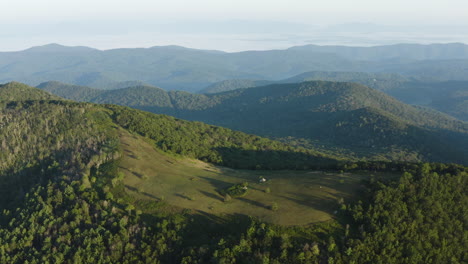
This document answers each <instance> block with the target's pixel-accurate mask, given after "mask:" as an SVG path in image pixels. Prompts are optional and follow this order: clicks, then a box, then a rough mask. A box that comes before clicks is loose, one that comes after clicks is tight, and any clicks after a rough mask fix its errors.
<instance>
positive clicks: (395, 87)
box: [59, 71, 468, 121]
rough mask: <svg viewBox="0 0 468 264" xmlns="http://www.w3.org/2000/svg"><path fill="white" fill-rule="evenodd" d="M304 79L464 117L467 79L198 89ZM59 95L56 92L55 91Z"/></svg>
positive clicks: (375, 78)
mask: <svg viewBox="0 0 468 264" xmlns="http://www.w3.org/2000/svg"><path fill="white" fill-rule="evenodd" d="M304 81H334V82H354V83H359V84H362V85H365V86H367V87H370V88H374V89H376V90H379V91H383V92H385V93H387V94H388V95H391V96H393V97H395V98H397V99H398V100H400V101H402V102H405V103H407V104H412V105H421V106H427V107H430V108H433V109H436V110H438V111H441V112H443V113H446V114H449V115H451V116H454V117H456V118H458V119H460V120H465V121H467V120H468V113H467V111H468V110H467V109H468V105H467V92H468V82H467V81H442V82H441V81H428V80H424V79H423V80H417V79H415V78H412V77H406V76H402V75H398V74H390V73H367V72H323V71H313V72H305V73H301V74H299V75H296V76H294V77H291V78H288V79H284V80H280V81H263V80H259V81H256V80H226V81H222V82H219V83H215V84H212V85H210V86H209V87H207V88H205V89H203V90H202V91H200V92H201V93H206V94H211V93H219V92H226V91H232V90H235V89H240V88H252V87H258V86H264V85H269V84H282V83H298V82H304ZM59 95H60V94H59Z"/></svg>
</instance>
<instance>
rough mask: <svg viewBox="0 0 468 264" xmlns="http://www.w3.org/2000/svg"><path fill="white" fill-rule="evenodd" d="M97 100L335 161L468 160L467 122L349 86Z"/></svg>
mask: <svg viewBox="0 0 468 264" xmlns="http://www.w3.org/2000/svg"><path fill="white" fill-rule="evenodd" d="M381 78H384V77H381ZM388 78H391V76H390V77H388ZM67 90H68V89H67V88H66V87H65V89H64V90H63V92H62V93H60V94H59V95H63V96H66V94H67V93H68V92H67ZM100 98H101V99H103V98H107V99H105V100H101V99H99V100H97V99H96V100H94V102H109V103H115V104H122V105H129V106H132V107H134V108H139V109H143V110H146V111H151V112H154V113H164V114H169V115H174V116H176V117H179V118H183V119H189V120H198V121H202V122H206V123H210V124H215V125H220V126H224V127H228V128H231V129H236V130H240V131H243V132H247V133H253V134H256V135H261V136H268V137H271V138H276V139H278V138H279V139H281V140H282V141H284V142H286V143H288V144H292V145H297V146H304V147H307V148H310V149H317V150H320V151H321V152H326V153H330V154H331V155H336V156H346V157H348V158H349V157H352V158H366V159H372V160H400V161H421V160H424V161H441V162H459V163H466V162H467V160H466V158H465V157H466V156H467V154H468V153H466V150H467V149H468V136H467V131H468V125H467V124H466V123H463V122H460V121H458V120H455V119H454V118H451V117H448V116H446V115H444V114H441V113H438V112H436V111H433V110H430V109H425V108H421V107H413V106H410V105H406V104H403V103H401V102H399V101H397V100H395V99H394V98H392V97H390V96H387V95H385V94H384V93H382V92H379V91H376V90H374V89H371V88H367V87H364V86H362V85H359V84H354V83H338V82H320V81H315V82H304V83H301V84H277V85H269V86H264V87H257V88H252V89H240V90H235V91H230V92H225V93H219V94H211V95H200V94H189V93H187V92H167V93H166V92H164V91H163V90H161V89H158V88H150V87H136V88H127V89H122V90H115V91H107V92H104V93H103V94H102V97H100ZM123 98H128V99H123ZM141 98H144V100H142V99H141ZM139 100H140V102H139ZM148 102H149V103H148ZM151 102H152V103H154V104H153V105H151ZM254 166H255V165H254Z"/></svg>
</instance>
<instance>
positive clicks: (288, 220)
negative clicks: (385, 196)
mask: <svg viewBox="0 0 468 264" xmlns="http://www.w3.org/2000/svg"><path fill="white" fill-rule="evenodd" d="M120 138H121V142H122V148H123V151H124V157H123V159H122V162H121V164H120V168H119V169H120V171H122V172H123V173H124V174H125V178H124V184H125V186H126V188H125V189H126V191H127V192H128V193H129V194H130V195H132V196H134V197H136V198H139V199H150V200H164V201H165V202H166V203H168V204H170V205H176V206H178V207H181V208H187V209H192V210H193V211H195V212H200V213H209V214H215V215H230V214H245V215H250V216H254V217H258V218H259V219H261V220H263V221H267V222H271V223H275V224H281V225H305V224H310V223H316V222H321V221H326V220H329V219H331V218H332V217H333V215H334V211H335V210H337V208H338V207H339V205H338V201H339V200H344V201H345V202H346V201H347V200H348V199H350V198H352V195H353V194H354V193H355V192H356V191H357V190H358V189H359V188H360V180H361V179H363V178H366V177H370V174H366V173H363V174H350V173H328V172H320V171H249V170H233V169H229V168H224V167H218V166H214V165H211V164H208V163H204V162H201V161H199V160H193V159H184V158H177V157H172V156H169V155H166V154H163V153H161V152H159V151H157V150H156V149H155V148H154V147H153V146H152V145H151V143H149V142H148V141H145V140H144V139H143V138H142V137H139V136H135V135H131V134H128V133H127V132H125V131H121V132H120ZM260 177H264V178H265V179H266V180H267V181H266V182H264V183H260V181H259V179H260ZM243 182H247V183H248V191H247V194H246V195H245V196H243V197H239V198H233V199H232V200H230V201H228V202H225V201H224V197H223V196H222V195H220V194H219V190H222V189H225V188H227V187H230V186H232V185H234V184H239V183H243ZM274 205H276V206H277V208H275V209H276V210H272V206H273V207H275V206H274Z"/></svg>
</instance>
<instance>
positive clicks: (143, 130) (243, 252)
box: [0, 83, 468, 264]
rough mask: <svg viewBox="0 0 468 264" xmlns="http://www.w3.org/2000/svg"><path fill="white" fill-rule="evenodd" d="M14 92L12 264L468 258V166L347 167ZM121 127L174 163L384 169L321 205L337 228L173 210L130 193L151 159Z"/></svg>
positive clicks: (4, 113) (237, 136) (157, 118)
mask: <svg viewBox="0 0 468 264" xmlns="http://www.w3.org/2000/svg"><path fill="white" fill-rule="evenodd" d="M2 89H3V90H2V93H3V94H8V95H9V96H10V97H9V98H19V97H21V95H23V96H22V97H21V100H17V99H15V100H13V101H11V100H6V99H3V98H5V97H0V142H1V145H0V147H1V148H2V151H1V152H0V193H1V195H2V197H3V199H1V200H0V211H1V212H2V213H1V214H0V262H1V263H187V264H188V263H406V262H408V263H450V262H451V263H464V262H466V260H467V259H468V255H467V253H466V250H465V248H466V247H467V246H468V240H467V236H466V230H465V229H464V226H463V225H464V222H466V221H468V219H466V216H467V213H466V210H467V208H468V204H467V199H466V198H467V191H466V190H467V188H466V187H467V179H468V174H467V168H466V167H463V166H459V165H454V164H452V165H446V164H410V163H383V162H380V163H379V162H375V163H372V162H359V163H341V164H339V163H337V161H336V160H334V159H330V158H327V157H326V156H325V155H322V154H320V153H314V152H311V151H309V150H305V149H297V148H292V147H290V146H287V145H284V144H282V143H279V142H275V141H271V140H269V139H265V138H260V137H257V136H253V135H246V134H244V133H241V132H235V131H231V130H229V129H225V128H221V127H215V126H210V125H206V124H202V123H199V122H188V121H183V120H178V119H175V118H172V117H168V116H164V115H155V114H151V113H147V112H142V111H138V110H133V109H129V108H126V107H122V106H114V105H95V104H90V103H76V102H71V101H64V100H57V99H55V98H54V99H53V100H48V99H46V98H42V97H41V96H39V97H38V94H44V93H42V92H41V91H38V90H37V89H34V88H31V87H27V86H23V85H21V84H17V83H10V84H7V85H4V86H2ZM28 96H30V97H28ZM284 99H286V98H284ZM122 132H125V134H126V135H129V136H131V135H132V133H133V135H134V136H133V141H132V142H137V141H144V142H145V144H152V146H153V147H155V148H156V149H158V151H161V153H162V154H160V155H161V158H162V159H165V160H163V161H161V162H164V163H167V161H168V160H169V157H172V158H171V159H174V157H175V158H181V159H182V158H184V157H194V158H198V159H204V160H206V161H209V162H214V163H218V164H222V165H227V166H230V167H232V168H245V169H251V168H254V169H259V168H268V169H284V168H295V169H307V168H310V167H315V166H324V167H326V166H327V164H329V165H333V164H334V165H333V166H335V168H338V169H341V170H345V171H347V172H346V173H351V172H353V171H355V170H357V171H359V172H360V173H363V170H372V172H370V173H369V174H370V178H369V180H366V181H363V182H362V183H361V184H360V185H361V188H360V190H361V192H360V193H359V194H355V198H354V199H350V200H347V201H344V200H341V201H340V202H336V203H335V202H330V201H326V200H324V201H319V203H326V204H329V206H331V207H332V208H336V209H332V210H336V213H335V214H334V218H333V219H332V220H329V221H327V222H324V223H319V224H314V225H304V226H293V227H286V226H279V225H274V224H270V223H264V222H261V221H258V220H256V219H254V218H249V217H247V216H244V215H239V214H238V215H215V214H201V213H199V212H196V211H190V210H181V209H180V208H177V206H170V205H168V204H166V203H165V201H164V200H163V199H161V198H160V199H156V200H155V199H144V200H142V199H136V198H135V197H133V196H132V195H131V193H129V192H128V191H126V190H127V189H126V186H125V184H124V181H123V180H124V178H125V177H126V176H125V174H123V173H122V171H127V170H129V169H131V168H125V167H122V166H123V165H122V164H123V163H122V162H121V160H122V157H123V156H131V157H133V159H140V158H139V156H140V155H142V153H139V152H138V149H136V148H133V150H134V151H135V152H134V153H128V152H126V151H123V149H124V148H123V147H122V145H123V144H126V143H125V142H123V141H122V138H121V134H122ZM137 134H138V136H137ZM126 147H127V146H126ZM125 149H127V148H125ZM164 157H166V158H164ZM166 159H167V160H166ZM253 165H255V166H254V167H252V166H253ZM257 165H258V166H260V167H258V166H257ZM330 168H332V167H330ZM379 171H383V172H385V174H377V173H378V172H379ZM312 172H313V171H310V173H312ZM341 174H343V172H341ZM375 174H377V175H381V176H379V177H375V176H372V175H375ZM385 175H386V176H385ZM400 175H403V176H401V177H400ZM194 176H195V175H194ZM141 177H142V178H144V177H143V176H141ZM142 180H144V179H142ZM194 184H195V182H192V185H194ZM321 188H322V186H320V189H321ZM323 188H329V187H328V186H326V185H324V186H323ZM311 192H312V191H311ZM311 194H312V193H311ZM192 202H194V203H196V202H197V201H192ZM224 203H229V201H225V202H224ZM276 206H278V205H276ZM280 206H281V205H280ZM275 208H276V207H274V206H273V207H272V208H271V210H272V211H274V210H277V208H276V209H275ZM422 212H424V213H422Z"/></svg>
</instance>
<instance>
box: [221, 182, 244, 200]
mask: <svg viewBox="0 0 468 264" xmlns="http://www.w3.org/2000/svg"><path fill="white" fill-rule="evenodd" d="M247 192H248V184H247V183H246V182H245V183H243V184H235V185H233V186H231V187H229V188H227V189H225V190H221V191H219V193H220V194H221V195H224V196H225V195H229V196H230V197H233V198H236V197H242V196H245V195H246V194H247Z"/></svg>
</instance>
